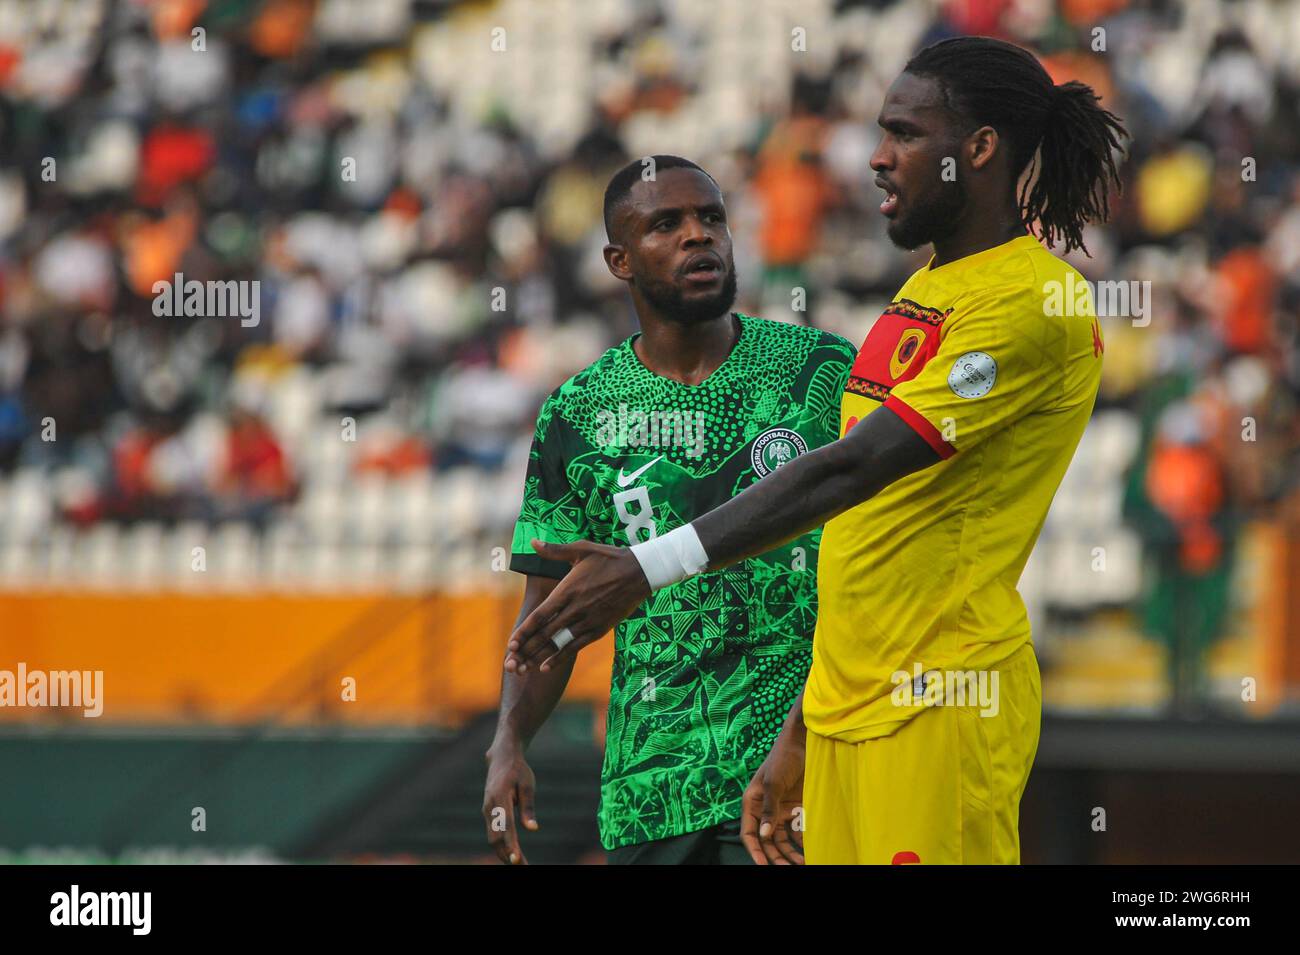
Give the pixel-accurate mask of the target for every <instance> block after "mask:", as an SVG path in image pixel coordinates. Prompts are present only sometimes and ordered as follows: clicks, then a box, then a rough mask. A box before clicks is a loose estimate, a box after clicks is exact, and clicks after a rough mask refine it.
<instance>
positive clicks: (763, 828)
mask: <svg viewBox="0 0 1300 955" xmlns="http://www.w3.org/2000/svg"><path fill="white" fill-rule="evenodd" d="M778 804H779V800H777V799H776V798H775V797H774V796H773V794H772V787H771V786H768V785H764V786H763V808H762V812H761V813H760V815H759V819H758V841H759V845H761V846H762V847H763V855H765V856H767V861H768V863H769V864H770V865H789V864H790V863H789V862H788V861H787V860H786V858H785V857H784V856H783V855H781V850H780V849H778V848H777V847H776V843H775V842H773V841H772V837H773V836H774V835H775V833H776V830H777V829H779V828H780V827H781V824H780V823H779V822H777V821H775V820H776V807H777V805H778Z"/></svg>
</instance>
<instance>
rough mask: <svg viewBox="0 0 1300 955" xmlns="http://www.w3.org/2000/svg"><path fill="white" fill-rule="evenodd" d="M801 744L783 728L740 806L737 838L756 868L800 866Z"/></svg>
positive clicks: (794, 735)
mask: <svg viewBox="0 0 1300 955" xmlns="http://www.w3.org/2000/svg"><path fill="white" fill-rule="evenodd" d="M803 759H804V744H803V741H802V740H801V739H799V738H797V736H796V734H794V733H792V732H790V730H788V729H785V730H782V731H781V735H780V736H778V737H777V739H776V743H775V744H774V745H773V746H772V752H770V753H768V754H767V759H765V760H763V765H762V766H760V767H758V772H756V773H755V774H754V778H753V780H751V781H750V784H749V787H748V788H747V789H746V790H745V796H744V800H743V802H742V805H741V817H740V839H741V841H742V842H743V843H744V844H745V848H746V849H748V850H749V855H750V858H752V859H753V860H754V863H755V864H756V865H803V805H802V803H803Z"/></svg>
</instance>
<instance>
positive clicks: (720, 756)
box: [510, 315, 854, 849]
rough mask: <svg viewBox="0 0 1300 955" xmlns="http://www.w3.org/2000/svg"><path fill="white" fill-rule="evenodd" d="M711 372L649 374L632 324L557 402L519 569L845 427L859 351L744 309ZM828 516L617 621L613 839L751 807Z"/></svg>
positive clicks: (559, 570)
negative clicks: (689, 378)
mask: <svg viewBox="0 0 1300 955" xmlns="http://www.w3.org/2000/svg"><path fill="white" fill-rule="evenodd" d="M737 319H738V321H739V323H740V336H739V338H738V340H737V341H736V343H735V345H734V347H733V348H732V351H731V354H730V355H729V356H728V357H727V359H726V360H725V361H724V362H723V363H722V364H721V365H719V366H718V368H717V369H716V370H715V371H714V372H713V373H712V374H711V375H709V377H708V378H706V379H705V380H704V381H702V382H701V383H700V384H698V385H693V386H692V385H685V384H682V383H681V382H678V381H674V380H672V379H670V378H664V377H662V376H660V375H656V374H655V373H654V372H652V371H650V370H649V369H648V368H646V367H645V366H644V365H643V364H641V360H640V359H639V358H638V357H637V355H636V352H635V351H634V350H633V348H632V342H633V341H634V340H635V336H634V337H633V338H629V339H628V340H626V341H624V342H623V343H621V344H619V345H616V346H615V347H614V348H611V349H610V350H609V351H607V352H605V354H604V355H602V356H601V357H600V358H599V359H597V360H596V361H595V362H594V363H593V364H591V365H589V366H588V367H587V368H585V369H584V370H583V371H581V372H579V373H578V374H577V375H575V376H574V377H572V378H570V379H569V380H568V381H566V382H565V383H564V384H563V385H561V386H560V387H559V388H558V389H556V390H555V391H554V392H553V393H552V394H551V395H550V396H549V397H548V398H547V399H546V401H545V402H544V404H543V405H542V409H541V413H540V414H539V415H538V419H537V431H536V434H535V436H534V439H533V445H532V451H531V453H530V455H529V461H528V472H527V476H526V479H525V482H524V496H523V506H522V509H521V513H520V515H519V521H518V523H517V524H516V525H515V532H514V540H513V543H512V546H511V551H512V556H511V562H510V567H511V569H512V570H515V571H518V572H520V573H525V574H539V575H542V576H547V577H563V576H564V575H565V573H566V572H567V571H568V569H569V565H567V564H564V563H557V562H555V561H551V560H546V559H543V558H542V557H540V556H538V555H537V553H536V552H535V551H533V549H532V547H531V546H529V541H530V540H531V539H533V538H538V539H540V540H543V541H550V542H555V543H567V542H570V541H575V540H583V539H586V540H592V541H596V542H598V543H601V544H613V545H616V546H625V547H626V546H630V545H631V544H633V543H637V542H640V541H643V540H649V539H650V538H652V537H654V536H656V535H657V534H662V533H664V532H666V531H670V530H672V529H673V528H675V527H679V526H681V525H682V524H686V523H689V522H690V521H691V520H693V519H694V518H696V517H699V516H700V515H702V514H704V513H705V512H707V511H709V510H712V509H713V508H715V507H717V506H719V505H720V504H723V503H724V502H726V501H727V500H729V499H730V498H732V497H734V496H735V495H736V494H738V493H740V492H741V491H743V490H744V489H745V488H747V487H749V486H750V485H751V484H753V483H754V482H755V481H758V480H760V479H761V478H762V477H763V476H764V475H766V474H770V473H771V472H772V471H774V470H775V469H776V468H778V467H780V466H781V465H782V464H783V463H784V462H786V461H789V460H791V459H792V458H794V457H796V456H798V455H800V454H803V453H805V452H807V451H809V450H811V449H813V448H817V447H820V446H821V445H823V444H826V443H828V442H830V441H833V440H835V438H836V437H837V435H838V433H839V414H840V411H839V405H840V397H841V395H842V394H843V390H844V387H845V383H846V381H847V378H848V374H849V367H850V365H852V363H853V358H854V349H853V346H852V345H850V344H849V343H848V342H847V341H845V340H844V339H842V338H840V337H838V336H836V335H831V334H829V333H827V332H822V331H819V330H817V329H814V328H807V327H804V326H799V325H790V324H786V323H784V322H772V321H765V320H763V319H760V318H751V317H749V316H746V315H737ZM820 538H821V529H820V528H818V529H817V530H815V531H812V532H810V533H808V534H805V535H803V536H802V537H799V538H796V539H795V540H792V541H790V542H789V543H788V544H786V545H784V546H782V547H778V548H776V549H775V550H771V551H768V552H767V553H764V554H761V555H759V556H758V557H754V558H751V559H749V560H746V561H743V562H741V563H738V564H735V565H733V566H731V567H728V568H726V569H725V570H720V571H710V572H706V573H703V574H700V575H698V576H696V577H693V578H691V579H689V580H685V581H682V582H681V583H679V584H676V585H674V586H672V587H667V588H665V589H663V590H660V591H659V592H658V593H655V594H653V595H652V596H651V597H649V598H648V599H647V600H646V601H645V602H644V603H643V604H642V605H641V606H640V607H638V608H637V609H636V610H635V611H634V612H633V613H632V615H631V616H630V617H628V618H627V619H626V620H624V621H623V622H622V623H620V624H619V625H618V628H617V630H616V632H615V640H614V668H613V677H612V681H611V684H612V685H611V688H610V700H609V718H608V721H607V725H606V743H605V761H604V766H603V769H602V772H601V777H602V778H601V799H600V813H599V825H600V837H601V842H602V843H603V844H604V846H605V848H606V849H614V848H617V847H619V846H624V845H630V844H633V843H638V842H647V841H650V840H653V839H663V838H666V837H668V836H674V835H680V834H682V833H687V832H693V831H696V830H698V829H703V828H705V827H707V826H711V825H713V824H715V823H718V822H723V821H725V820H729V819H736V818H739V816H740V810H741V805H740V803H741V795H742V794H743V792H744V790H745V787H746V786H747V785H748V784H749V781H750V779H751V777H752V776H753V774H754V772H755V771H756V770H757V769H758V767H759V765H760V764H761V763H762V761H763V760H764V758H766V756H767V753H768V751H769V750H770V749H771V747H772V743H773V742H774V741H775V740H776V736H777V734H778V733H779V732H780V730H781V725H782V723H783V722H784V721H785V717H786V714H787V713H788V712H789V709H790V706H791V704H793V702H794V699H795V697H796V696H798V694H799V691H800V690H802V689H803V685H804V680H805V678H806V677H807V675H808V667H809V664H810V662H811V657H812V636H813V628H814V625H815V623H816V616H817V589H816V585H817V546H818V542H819V541H820Z"/></svg>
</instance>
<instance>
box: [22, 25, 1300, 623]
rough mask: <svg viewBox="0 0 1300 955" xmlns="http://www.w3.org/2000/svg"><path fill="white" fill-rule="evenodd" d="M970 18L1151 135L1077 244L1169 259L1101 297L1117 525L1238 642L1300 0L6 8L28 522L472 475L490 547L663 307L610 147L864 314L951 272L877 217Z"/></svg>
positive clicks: (1275, 362)
mask: <svg viewBox="0 0 1300 955" xmlns="http://www.w3.org/2000/svg"><path fill="white" fill-rule="evenodd" d="M960 33H980V34H990V35H996V36H1002V37H1005V38H1008V39H1011V40H1014V41H1016V42H1020V43H1022V44H1025V45H1027V46H1029V47H1031V48H1032V49H1034V50H1035V51H1036V52H1037V53H1039V55H1040V56H1041V57H1042V59H1043V61H1044V63H1045V65H1046V66H1047V67H1048V70H1049V71H1050V72H1051V73H1052V74H1053V76H1054V78H1055V79H1056V80H1057V81H1058V82H1063V81H1064V80H1066V79H1072V78H1073V79H1080V80H1083V81H1085V82H1087V83H1089V84H1090V85H1092V86H1093V87H1094V88H1095V89H1096V90H1097V91H1098V92H1099V93H1100V94H1101V96H1102V98H1103V100H1104V102H1105V104H1106V105H1107V106H1108V107H1109V108H1111V109H1112V110H1113V111H1115V112H1116V113H1118V114H1120V115H1121V116H1122V117H1123V118H1124V119H1125V121H1126V122H1127V125H1128V128H1129V129H1130V131H1131V132H1132V133H1133V140H1132V142H1131V143H1130V144H1129V146H1130V148H1129V155H1128V158H1127V159H1126V161H1125V163H1124V166H1123V179H1124V193H1123V196H1122V197H1121V198H1120V199H1119V200H1118V201H1117V202H1116V203H1115V204H1114V209H1113V212H1114V214H1113V217H1112V221H1111V222H1110V224H1108V225H1105V226H1101V227H1095V228H1091V229H1090V230H1089V231H1088V233H1087V234H1086V241H1087V245H1088V249H1089V251H1090V253H1091V256H1090V257H1085V256H1082V255H1077V254H1076V255H1075V256H1073V257H1072V261H1073V262H1074V264H1076V265H1077V266H1078V268H1079V269H1080V270H1081V271H1082V272H1083V273H1084V275H1085V276H1087V277H1088V278H1089V279H1090V280H1103V281H1104V280H1136V281H1141V282H1149V283H1150V286H1149V297H1150V300H1149V302H1148V307H1149V320H1142V321H1134V320H1130V319H1129V318H1127V317H1125V316H1118V317H1110V318H1108V319H1106V320H1104V322H1103V327H1104V330H1105V337H1106V366H1105V368H1106V378H1105V382H1104V385H1103V394H1102V398H1101V401H1100V403H1099V414H1108V415H1110V416H1111V417H1110V419H1109V420H1110V421H1111V424H1112V427H1111V428H1110V429H1109V432H1108V433H1113V434H1116V435H1121V437H1119V438H1116V441H1117V442H1118V445H1117V446H1118V447H1120V450H1119V451H1115V452H1114V453H1109V452H1108V453H1105V454H1102V457H1105V458H1106V460H1108V461H1111V462H1112V464H1113V465H1114V466H1113V467H1112V468H1110V470H1109V471H1105V472H1104V473H1102V472H1099V473H1098V476H1097V477H1096V480H1097V481H1099V482H1104V484H1105V487H1104V488H1103V489H1102V491H1103V492H1104V493H1103V496H1104V497H1105V499H1106V500H1108V501H1112V502H1113V503H1114V506H1113V507H1112V508H1110V511H1109V512H1108V513H1107V514H1104V515H1101V516H1100V517H1099V516H1098V515H1096V514H1092V515H1090V516H1089V517H1087V520H1088V521H1090V522H1092V523H1093V524H1095V522H1096V521H1098V520H1101V521H1102V522H1103V523H1105V522H1107V521H1109V522H1111V523H1113V524H1114V525H1115V527H1116V528H1117V529H1119V530H1120V531H1122V532H1123V533H1129V534H1136V535H1137V539H1138V540H1139V541H1140V543H1141V553H1142V557H1141V563H1142V566H1143V567H1145V568H1146V577H1145V580H1146V584H1145V585H1144V588H1143V590H1142V591H1141V593H1138V592H1136V591H1134V592H1129V593H1125V592H1122V591H1121V592H1118V593H1115V594H1112V595H1111V597H1110V598H1108V599H1111V600H1112V601H1113V602H1117V603H1125V602H1128V603H1132V602H1133V601H1136V600H1138V599H1141V600H1142V601H1143V604H1142V606H1143V607H1144V608H1145V609H1144V611H1143V612H1144V614H1145V619H1146V621H1147V627H1148V629H1149V630H1150V631H1151V632H1153V633H1162V632H1167V635H1170V636H1171V639H1172V636H1173V634H1174V633H1175V632H1177V633H1178V634H1185V633H1186V632H1187V631H1188V629H1189V627H1188V625H1187V623H1186V620H1184V619H1183V618H1182V614H1184V613H1185V608H1186V605H1187V601H1188V600H1193V601H1196V602H1199V603H1198V608H1197V609H1196V610H1195V611H1194V614H1193V616H1194V617H1195V620H1196V621H1199V622H1198V623H1196V624H1195V626H1192V627H1191V629H1192V630H1194V631H1196V634H1195V636H1194V637H1193V638H1192V639H1194V640H1195V641H1200V642H1202V643H1205V642H1208V641H1209V640H1211V639H1213V637H1214V635H1215V633H1216V632H1217V631H1218V629H1219V628H1220V625H1221V624H1220V621H1221V619H1222V616H1223V614H1224V613H1225V612H1226V609H1227V606H1228V604H1229V596H1230V595H1229V594H1228V580H1229V579H1230V576H1231V572H1232V559H1233V553H1234V542H1235V540H1236V538H1237V535H1238V533H1239V530H1240V528H1241V527H1242V526H1243V524H1244V523H1245V522H1247V521H1249V520H1252V519H1254V518H1257V517H1260V516H1264V517H1267V516H1268V515H1269V514H1270V513H1271V512H1273V511H1274V510H1275V509H1276V508H1277V507H1278V506H1279V504H1280V502H1281V501H1283V500H1284V499H1286V498H1287V497H1288V496H1289V495H1291V494H1292V493H1294V492H1295V491H1296V486H1297V482H1298V481H1300V415H1297V413H1296V405H1297V401H1300V334H1298V333H1297V316H1298V315H1300V2H1296V0H1239V2H1227V0H1198V2H1187V3H1181V2H1158V0H1147V2H1138V0H1059V2H1049V0H950V2H938V0H858V2H851V0H839V2H835V0H820V2H793V0H790V2H784V0H715V2H714V3H711V4H707V5H698V4H690V3H686V2H684V0H683V2H678V0H639V2H638V0H506V2H499V3H458V2H450V0H118V2H112V0H43V2H36V3H28V2H25V0H0V90H2V91H3V94H4V99H3V104H2V105H0V124H2V125H0V243H2V245H0V249H2V251H0V550H2V549H3V547H4V546H5V543H6V539H8V540H9V542H10V543H11V544H12V545H13V546H15V547H19V546H28V545H33V544H34V542H37V541H39V540H40V539H42V537H43V535H45V534H46V533H48V532H49V530H50V529H51V528H65V529H66V528H73V529H75V528H85V527H93V526H96V525H98V524H100V523H102V522H117V523H120V524H123V525H129V524H130V523H131V522H138V521H142V520H143V521H151V522H152V521H164V522H168V521H175V520H200V521H207V522H212V521H238V522H247V523H249V524H251V525H253V526H254V527H258V528H264V527H266V526H268V525H273V524H275V523H276V522H280V523H281V524H287V525H293V526H295V527H298V525H301V524H303V521H304V520H306V518H305V517H304V514H305V513H306V512H307V511H309V510H310V508H308V507H307V506H306V504H305V503H304V502H305V501H307V500H308V499H309V498H310V496H311V494H312V492H313V489H324V488H334V489H335V491H334V492H333V493H335V494H336V495H342V496H343V497H344V498H345V499H346V495H347V488H348V487H349V486H350V484H351V483H352V482H353V481H356V480H361V479H363V478H366V477H367V476H368V477H370V478H372V479H375V480H380V481H401V480H406V479H408V478H409V479H411V480H414V481H415V482H416V483H417V484H418V486H419V487H420V488H422V489H423V493H426V494H428V495H433V496H436V495H438V493H439V490H438V489H439V488H440V486H441V484H440V481H441V478H442V477H443V476H445V475H447V474H449V473H455V474H458V475H460V476H461V477H462V478H464V477H465V476H467V475H468V476H471V477H473V480H472V481H469V482H465V483H466V484H468V485H469V486H471V487H474V488H477V489H478V491H479V492H480V497H479V498H478V499H477V500H478V501H479V505H478V509H477V510H476V511H475V513H476V514H477V515H479V521H478V523H479V525H480V526H477V527H473V528H470V531H469V536H468V537H466V538H464V539H461V540H462V543H461V544H458V545H457V546H469V545H467V544H465V543H464V541H465V540H469V541H477V540H479V538H480V537H481V539H482V540H483V541H500V540H501V539H502V537H503V535H507V536H508V528H509V524H510V521H511V520H512V518H513V516H514V514H513V511H514V508H515V506H516V505H517V494H518V484H519V481H520V476H521V474H522V461H523V456H524V454H525V453H526V449H527V442H528V438H529V436H530V434H531V429H532V423H533V419H534V415H535V413H536V410H537V408H538V405H539V403H540V400H541V398H542V396H543V395H544V394H545V393H546V392H548V391H549V390H551V389H552V388H553V387H555V385H556V384H558V383H559V382H560V381H562V380H563V379H564V378H565V377H567V376H568V375H569V374H572V373H573V372H574V371H576V370H577V369H579V368H581V367H582V366H583V365H585V364H587V363H588V362H590V361H591V360H593V359H594V358H595V357H596V356H597V355H599V354H600V352H601V351H603V350H604V349H605V348H607V347H608V346H609V345H611V344H613V343H614V342H616V341H618V340H620V339H622V338H624V337H626V336H627V335H628V334H630V333H631V332H633V331H634V330H635V329H634V327H633V316H632V314H631V310H630V305H629V302H628V300H627V298H626V294H625V292H624V291H623V289H622V286H621V285H619V284H618V283H617V282H615V281H614V280H613V279H612V278H611V277H610V276H609V275H608V274H607V273H606V271H605V267H604V264H603V262H602V259H601V255H600V249H601V246H602V245H603V244H604V241H605V237H604V233H603V229H602V225H601V214H600V212H601V197H602V193H603V190H604V187H605V183H606V181H607V180H608V177H609V176H610V174H611V173H612V172H613V171H614V170H616V169H617V168H618V167H619V166H621V165H622V164H623V163H625V162H627V161H629V160H630V159H632V158H635V157H637V156H641V155H647V154H650V153H656V152H658V153H664V152H666V153H678V154H681V155H685V156H688V157H689V158H692V159H694V160H696V161H698V162H700V163H701V164H702V165H704V166H705V167H706V168H707V169H709V170H710V172H712V173H713V175H714V176H715V177H716V178H717V179H718V180H719V182H720V183H721V184H722V186H723V188H724V191H725V193H726V196H727V202H728V207H729V212H730V218H731V222H732V229H733V232H734V234H735V238H736V255H737V267H738V272H739V275H740V280H741V295H740V301H739V305H738V307H740V308H742V309H743V310H745V311H749V312H752V313H755V314H759V315H763V316H765V317H768V318H780V319H784V320H788V321H798V322H811V323H813V324H816V325H819V326H822V327H826V328H829V329H832V330H834V331H837V332H840V333H842V334H844V335H846V336H847V337H849V338H850V339H852V340H854V341H859V340H861V339H862V337H863V336H864V335H865V333H866V331H867V329H868V328H869V327H870V324H871V322H872V321H873V320H874V318H875V317H876V315H878V314H879V311H880V308H881V306H882V305H883V304H884V303H885V302H887V301H888V300H889V298H890V296H891V294H892V293H893V291H894V290H895V289H896V288H897V287H898V285H899V284H900V283H901V282H902V280H903V279H904V278H905V277H906V276H907V274H909V272H910V271H911V270H912V269H914V268H916V267H917V266H918V264H922V263H923V261H924V258H923V257H918V256H917V255H915V254H906V253H903V252H901V251H899V250H897V249H895V248H893V247H892V246H891V245H890V244H889V242H888V241H887V239H886V238H885V235H884V229H883V223H882V220H881V217H880V216H879V215H878V214H877V212H876V207H877V205H878V203H879V199H880V196H879V191H878V190H877V189H876V187H875V186H874V185H873V184H872V179H873V177H874V173H873V172H872V171H871V170H870V169H869V167H868V165H867V161H868V158H869V157H870V155H871V152H872V150H873V148H874V146H875V143H876V141H877V136H878V130H877V127H876V126H875V115H876V111H877V110H878V108H879V104H880V102H881V99H882V97H883V93H884V90H885V89H886V88H887V86H888V84H889V82H890V81H891V80H892V79H893V77H894V76H895V75H896V74H897V72H898V71H899V69H900V68H901V67H902V65H903V63H905V62H906V60H907V58H908V57H909V56H910V54H911V53H912V52H913V51H915V50H916V49H917V48H919V47H920V46H922V45H924V44H926V43H929V42H932V41H934V40H938V39H942V38H944V37H947V36H951V35H955V34H960ZM178 275H179V276H183V279H184V281H187V282H188V281H192V280H193V281H198V282H224V281H230V280H234V281H239V282H253V281H256V282H257V283H258V289H259V294H258V297H257V301H258V303H259V307H260V310H259V314H258V315H257V316H256V321H253V322H249V321H241V320H239V319H238V318H236V317H214V316H208V317H185V316H160V315H159V314H158V313H157V310H156V295H155V292H154V290H155V287H156V283H158V282H171V281H173V279H174V277H176V276H178ZM6 488H7V492H6ZM322 493H324V491H322ZM326 510H328V508H327V509H326ZM1067 511H1068V509H1067ZM1066 519H1068V514H1067V518H1066ZM1080 519H1083V518H1080ZM1053 520H1054V521H1056V520H1058V519H1057V518H1056V517H1055V516H1054V517H1053ZM308 523H309V522H308ZM299 530H302V528H301V527H299ZM302 532H303V533H305V534H308V535H309V534H310V532H311V528H310V527H307V528H306V530H302ZM6 535H7V537H6ZM15 541H16V543H14V542H15ZM2 563H3V562H2V561H0V564H2ZM1140 576H1142V575H1138V574H1135V575H1134V578H1133V579H1134V580H1136V579H1138V577H1140ZM1198 628H1199V629H1198ZM1202 631H1203V632H1202Z"/></svg>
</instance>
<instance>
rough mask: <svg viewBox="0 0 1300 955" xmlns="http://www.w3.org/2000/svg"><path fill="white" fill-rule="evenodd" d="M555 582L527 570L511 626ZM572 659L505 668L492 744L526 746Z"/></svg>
mask: <svg viewBox="0 0 1300 955" xmlns="http://www.w3.org/2000/svg"><path fill="white" fill-rule="evenodd" d="M558 584H559V580H557V579H555V578H552V577H543V576H540V575H538V574H529V575H528V582H527V583H526V584H525V586H524V599H523V602H522V603H521V605H520V607H519V618H518V620H516V621H515V626H518V625H519V622H520V621H522V620H523V619H524V618H525V617H527V616H528V615H529V614H530V613H532V612H533V611H534V610H535V609H536V608H537V607H538V606H539V605H540V604H541V603H542V601H543V600H545V599H546V597H547V596H548V595H549V594H550V593H551V591H552V590H554V589H555V587H556V586H557V585H558ZM573 662H574V661H573V658H572V657H570V658H569V659H568V660H567V661H564V662H562V663H561V664H559V665H557V666H555V667H552V668H551V669H549V670H545V671H542V670H540V669H531V670H528V671H527V672H525V673H512V672H511V671H509V670H507V671H506V672H505V674H504V675H503V677H502V680H501V708H500V710H499V712H498V714H497V731H496V736H495V737H494V739H493V741H492V746H493V748H498V747H507V748H515V747H517V748H519V749H520V750H523V749H526V748H527V747H528V744H529V743H530V742H532V739H533V737H534V736H535V735H536V734H537V731H538V730H539V729H541V728H542V724H543V723H545V722H546V720H547V718H548V717H549V716H550V715H551V713H552V712H553V711H554V710H555V706H556V704H557V703H559V702H560V697H562V696H564V689H565V687H566V686H568V684H569V675H570V674H571V673H572V672H573Z"/></svg>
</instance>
